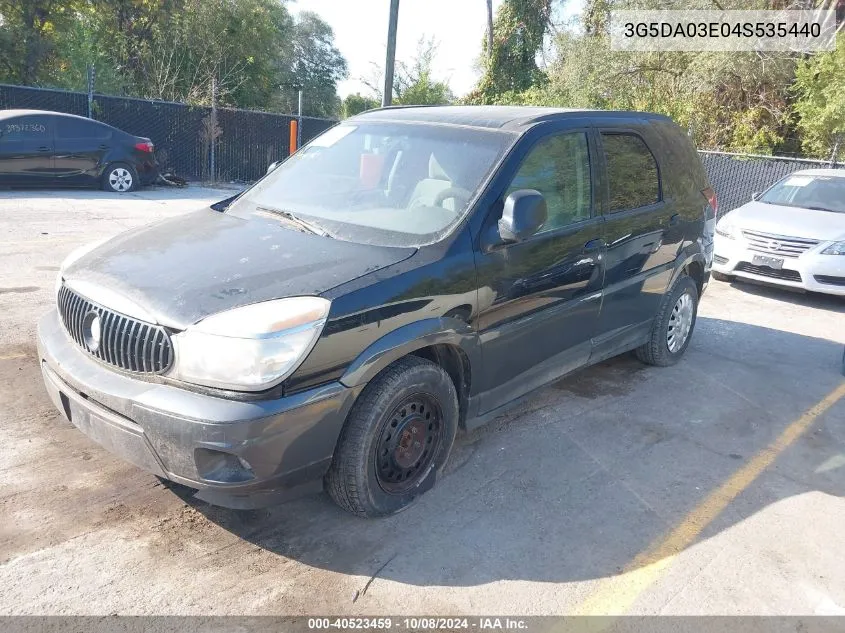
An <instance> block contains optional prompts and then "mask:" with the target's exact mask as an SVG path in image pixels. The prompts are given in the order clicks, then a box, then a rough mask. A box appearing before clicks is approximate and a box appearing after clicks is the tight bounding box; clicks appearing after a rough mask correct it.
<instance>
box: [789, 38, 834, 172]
mask: <svg viewBox="0 0 845 633" xmlns="http://www.w3.org/2000/svg"><path fill="white" fill-rule="evenodd" d="M795 75H796V77H795V86H794V90H795V94H796V96H797V98H796V101H795V112H796V113H797V115H798V129H799V130H800V131H801V133H802V136H803V149H804V150H805V151H806V152H807V154H809V155H811V156H817V157H819V158H829V157H830V154H831V148H832V147H833V146H834V145H835V144H836V142H837V140H841V141H843V142H845V81H843V79H845V33H840V34H839V37H838V39H837V42H836V50H833V51H830V52H826V53H821V54H820V55H816V56H815V57H811V58H809V59H806V60H802V61H801V62H800V63H799V64H798V68H797V69H796V71H795Z"/></svg>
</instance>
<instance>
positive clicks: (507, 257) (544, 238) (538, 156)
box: [476, 129, 603, 414]
mask: <svg viewBox="0 0 845 633" xmlns="http://www.w3.org/2000/svg"><path fill="white" fill-rule="evenodd" d="M594 158H595V154H594V152H593V150H592V149H591V141H590V134H589V131H588V130H587V129H578V130H570V131H560V132H553V133H550V134H546V135H544V136H541V137H540V138H539V139H538V140H536V141H535V142H534V144H533V146H532V147H531V148H530V149H529V150H528V152H527V153H526V155H525V158H524V159H523V160H522V162H521V163H520V164H519V166H518V167H517V168H516V170H515V173H514V174H513V176H512V178H511V179H510V182H509V184H508V186H507V187H506V188H505V189H504V190H503V191H502V196H501V198H500V199H499V201H498V202H497V204H496V211H494V212H493V213H491V216H492V217H490V218H488V223H487V225H486V233H488V234H489V232H490V230H491V229H492V228H493V227H495V222H496V221H498V218H499V217H501V209H502V206H503V200H504V199H505V198H506V197H507V195H508V194H509V193H511V192H513V191H516V190H519V189H535V190H537V191H539V192H540V193H542V194H543V196H544V198H545V199H546V204H547V207H548V218H547V220H546V223H545V224H544V225H543V226H542V227H541V228H540V230H539V231H538V232H537V233H536V234H535V235H533V236H532V237H529V238H528V239H526V240H524V241H522V242H518V243H511V244H495V243H494V244H492V245H490V244H485V240H484V239H483V238H482V243H481V247H480V250H479V252H477V254H476V265H477V269H478V276H479V288H480V290H479V315H478V321H477V328H478V331H479V336H480V342H481V354H482V359H483V362H482V368H481V375H480V376H479V377H478V378H479V381H480V385H479V392H480V398H481V400H480V405H479V406H480V411H479V413H482V414H483V413H487V412H489V411H492V410H494V409H496V408H498V407H500V406H502V405H504V404H507V403H508V402H510V401H511V400H514V399H515V398H518V397H520V396H522V395H523V394H525V393H527V392H528V391H531V390H532V389H534V388H536V387H539V386H541V385H543V384H545V383H547V382H549V381H551V380H554V379H555V378H557V377H558V376H561V375H562V374H564V373H566V372H567V371H570V370H572V369H574V368H576V367H578V366H581V365H583V364H585V363H586V362H587V361H588V359H589V357H590V349H591V342H590V338H591V336H592V334H593V331H594V328H595V325H596V320H597V317H598V314H599V308H600V306H601V288H602V278H603V265H602V255H603V242H602V241H601V236H602V229H601V224H602V218H601V217H600V215H598V214H596V213H595V211H594V209H595V204H594V199H595V196H594V184H593V183H594V177H593V173H594V170H595V166H594V165H595V160H594ZM491 222H492V225H491Z"/></svg>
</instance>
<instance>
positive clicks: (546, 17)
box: [466, 0, 552, 103]
mask: <svg viewBox="0 0 845 633" xmlns="http://www.w3.org/2000/svg"><path fill="white" fill-rule="evenodd" d="M551 13H552V0H504V2H503V3H502V5H501V6H500V7H499V11H498V12H497V14H496V18H495V20H494V22H493V50H492V51H489V50H488V43H487V42H488V40H485V41H484V43H483V59H484V74H483V75H482V77H481V80H480V81H479V82H478V86H476V88H475V90H473V91H472V92H471V93H470V94H469V95H468V96H467V98H466V101H467V102H468V103H493V102H495V101H496V99H497V97H498V96H499V95H503V94H505V93H509V92H521V91H523V90H527V89H529V88H531V87H532V86H537V85H541V84H542V83H544V81H545V75H544V73H543V72H542V71H541V70H540V68H539V67H538V66H537V55H538V54H539V53H540V51H541V50H542V48H543V39H544V37H545V35H546V32H547V30H548V28H549V24H550V20H551Z"/></svg>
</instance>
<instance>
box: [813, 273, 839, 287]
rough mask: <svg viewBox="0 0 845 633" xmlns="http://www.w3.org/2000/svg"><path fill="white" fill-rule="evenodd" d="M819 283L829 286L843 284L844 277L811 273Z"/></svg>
mask: <svg viewBox="0 0 845 633" xmlns="http://www.w3.org/2000/svg"><path fill="white" fill-rule="evenodd" d="M813 276H814V277H815V278H816V281H818V282H819V283H820V284H829V285H831V286H845V277H831V276H830V275H813Z"/></svg>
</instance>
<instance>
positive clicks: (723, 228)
mask: <svg viewBox="0 0 845 633" xmlns="http://www.w3.org/2000/svg"><path fill="white" fill-rule="evenodd" d="M716 233H717V234H719V235H721V236H722V237H726V238H728V239H729V240H735V239H736V227H735V226H734V224H733V222H731V221H730V220H729V219H728V218H722V219H721V220H719V221H718V222H717V223H716Z"/></svg>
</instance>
